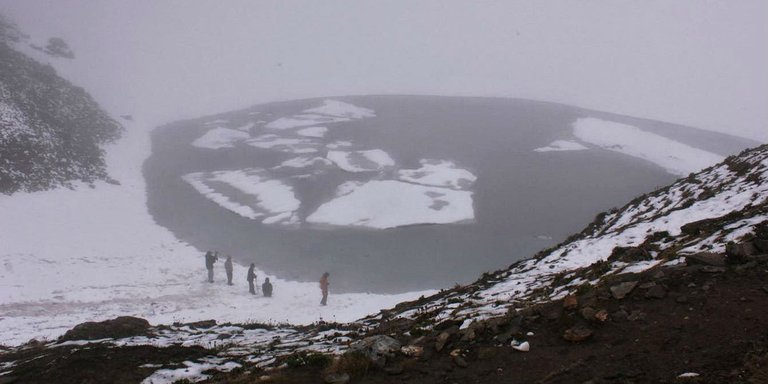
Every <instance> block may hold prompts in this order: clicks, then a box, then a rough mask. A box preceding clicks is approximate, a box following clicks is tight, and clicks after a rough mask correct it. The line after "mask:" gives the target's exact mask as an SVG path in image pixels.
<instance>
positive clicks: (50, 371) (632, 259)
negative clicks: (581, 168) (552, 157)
mask: <svg viewBox="0 0 768 384" xmlns="http://www.w3.org/2000/svg"><path fill="white" fill-rule="evenodd" d="M766 181H768V146H767V145H764V146H761V147H758V148H755V149H751V150H747V151H744V152H743V153H741V154H740V155H738V156H732V157H729V158H728V159H726V160H725V161H724V162H723V163H721V164H718V165H716V166H713V167H711V168H708V169H705V170H703V171H701V172H699V173H697V174H692V175H690V176H688V177H687V178H684V179H680V180H679V181H677V182H676V183H674V184H672V185H670V186H668V187H666V188H663V189H660V190H658V191H655V192H653V193H650V194H648V195H646V196H641V197H638V198H637V199H635V200H633V201H632V202H630V203H629V204H627V205H625V206H623V207H621V208H618V209H614V210H611V211H609V212H606V213H604V214H601V215H598V217H597V218H596V219H595V221H594V222H593V223H591V224H590V225H589V226H587V228H585V229H584V230H583V231H582V232H581V233H579V234H576V235H574V236H572V237H571V238H569V239H568V240H567V241H565V242H564V243H562V244H560V245H558V246H556V247H554V248H552V249H549V250H546V251H543V252H541V253H539V254H538V255H536V256H535V257H533V258H531V259H529V260H525V261H522V262H518V263H515V264H513V265H512V266H510V267H509V268H508V269H504V270H501V271H497V272H494V273H489V274H485V275H483V276H482V277H481V278H480V279H479V280H478V281H476V282H475V283H473V284H470V285H467V286H457V287H456V288H454V289H450V290H446V291H443V292H441V293H439V294H437V295H434V296H432V297H427V298H422V299H420V300H418V301H415V302H408V303H402V304H400V305H398V306H396V307H395V308H392V309H390V310H383V311H381V312H380V313H379V314H376V315H373V316H370V317H367V318H364V319H361V320H359V321H357V322H354V323H350V324H326V323H323V324H316V325H314V326H310V327H290V326H274V325H261V324H239V325H232V324H224V325H217V324H215V322H209V323H197V324H174V325H172V326H155V327H151V326H149V325H148V324H146V323H144V322H141V321H140V320H136V319H122V320H118V321H115V322H114V323H110V324H86V325H82V326H79V327H78V328H76V329H74V330H73V331H72V332H70V333H68V335H65V336H64V337H62V338H61V339H59V340H57V341H55V342H31V343H29V344H27V345H25V346H22V347H19V348H13V349H8V350H7V351H5V352H3V353H2V355H1V356H0V364H2V365H1V366H0V374H1V375H2V376H0V378H2V380H4V381H5V382H46V380H49V379H50V378H52V377H56V378H57V380H59V381H61V382H80V381H82V380H85V379H88V380H92V381H93V382H140V381H142V380H144V381H143V382H146V383H166V382H168V383H171V382H175V381H177V380H189V381H209V382H253V381H257V382H258V381H263V382H322V381H323V380H325V381H326V382H347V381H348V380H349V379H350V378H351V379H352V380H353V381H354V382H370V383H378V382H393V381H395V382H496V381H501V382H546V383H549V382H552V383H559V382H561V383H568V382H593V383H601V382H621V383H630V382H676V381H678V380H691V382H708V383H717V382H745V383H761V382H765V381H764V380H765V379H766V377H768V373H767V372H766V368H765V367H766V366H767V365H766V363H768V354H767V352H766V351H768V334H766V331H765V330H766V329H768V286H766V283H765V282H766V277H768V256H766V253H768V190H767V189H768V183H766ZM342 352H345V353H343V354H342ZM332 355H336V356H337V357H336V358H333V357H331V356H332ZM104 356H107V357H108V358H107V360H108V361H109V365H110V367H111V368H113V369H112V370H110V371H109V372H115V371H119V372H120V374H119V377H118V376H116V375H117V374H113V373H107V372H106V371H104V370H103V369H96V368H94V367H96V366H98V367H102V366H103V365H102V364H104ZM97 362H98V363H97ZM43 367H45V369H41V368H43ZM761 380H763V381H761Z"/></svg>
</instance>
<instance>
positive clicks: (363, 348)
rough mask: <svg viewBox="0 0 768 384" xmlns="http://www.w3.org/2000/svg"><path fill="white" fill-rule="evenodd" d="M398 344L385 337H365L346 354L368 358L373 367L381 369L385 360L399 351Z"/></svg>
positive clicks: (351, 346) (355, 343) (350, 347)
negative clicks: (356, 353)
mask: <svg viewBox="0 0 768 384" xmlns="http://www.w3.org/2000/svg"><path fill="white" fill-rule="evenodd" d="M400 347H401V345H400V342H399V341H397V340H395V339H393V338H391V337H389V336H386V335H376V336H371V337H366V338H365V339H363V340H360V341H356V342H354V343H352V345H350V346H349V351H348V352H347V353H352V352H358V353H362V354H363V355H364V356H366V357H368V358H369V359H370V360H371V362H372V363H373V365H375V366H378V367H383V366H384V365H386V362H387V358H388V357H392V356H394V353H395V351H399V350H400Z"/></svg>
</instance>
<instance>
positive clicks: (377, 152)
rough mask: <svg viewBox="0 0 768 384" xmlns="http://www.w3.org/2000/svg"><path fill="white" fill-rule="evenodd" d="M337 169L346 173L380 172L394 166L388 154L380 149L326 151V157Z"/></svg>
mask: <svg viewBox="0 0 768 384" xmlns="http://www.w3.org/2000/svg"><path fill="white" fill-rule="evenodd" d="M326 157H327V158H328V160H330V161H332V162H333V163H334V164H336V165H337V166H338V167H339V168H341V169H343V170H345V171H347V172H370V171H380V170H382V169H384V168H386V167H392V166H394V165H395V161H394V160H392V158H391V157H390V156H389V154H388V153H386V152H384V151H382V150H381V149H370V150H366V151H328V154H327V155H326Z"/></svg>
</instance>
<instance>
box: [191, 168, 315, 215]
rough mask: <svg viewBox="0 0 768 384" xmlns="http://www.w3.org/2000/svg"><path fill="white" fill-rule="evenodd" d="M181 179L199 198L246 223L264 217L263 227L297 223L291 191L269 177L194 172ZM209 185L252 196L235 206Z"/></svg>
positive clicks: (257, 172)
mask: <svg viewBox="0 0 768 384" xmlns="http://www.w3.org/2000/svg"><path fill="white" fill-rule="evenodd" d="M183 179H184V180H185V181H187V182H188V183H190V184H192V186H193V187H194V188H195V189H196V190H197V191H198V192H200V193H201V194H203V195H205V196H206V197H207V198H209V199H211V200H212V201H213V202H215V203H216V204H219V205H221V206H222V207H224V208H226V209H228V210H230V211H232V212H235V213H237V214H239V215H241V216H243V217H246V218H249V219H256V218H261V217H264V219H263V221H262V222H263V223H264V224H276V223H280V224H284V225H293V224H297V223H298V218H297V217H296V216H295V215H294V213H295V212H296V210H298V209H299V206H300V205H301V202H300V201H299V200H298V199H297V198H296V195H295V194H294V193H293V188H292V187H291V186H289V185H286V184H285V183H284V182H282V181H280V180H275V179H272V178H271V177H270V176H269V173H268V172H267V171H265V170H263V169H259V168H247V169H240V170H232V171H216V172H210V173H206V172H195V173H190V174H187V175H184V176H183ZM211 182H220V183H225V184H227V185H229V186H231V187H234V188H235V189H237V190H238V191H240V192H242V193H244V194H246V195H248V196H252V197H253V198H254V199H253V200H252V201H250V202H242V203H237V202H235V201H233V200H232V199H230V198H229V197H228V196H226V192H221V191H219V190H217V189H216V185H215V184H211Z"/></svg>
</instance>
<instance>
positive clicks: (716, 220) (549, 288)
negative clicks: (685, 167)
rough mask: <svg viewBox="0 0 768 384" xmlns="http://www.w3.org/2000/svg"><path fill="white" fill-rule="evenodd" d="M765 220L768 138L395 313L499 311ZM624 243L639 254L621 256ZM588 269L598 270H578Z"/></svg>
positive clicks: (737, 235) (743, 234) (722, 242)
mask: <svg viewBox="0 0 768 384" xmlns="http://www.w3.org/2000/svg"><path fill="white" fill-rule="evenodd" d="M766 222H768V145H763V146H760V147H757V148H755V149H751V150H746V151H744V152H742V153H741V154H740V155H738V156H731V157H729V158H727V159H725V161H723V162H721V163H719V164H717V165H715V166H713V167H710V168H707V169H705V170H703V171H701V172H699V173H696V174H692V175H691V176H689V177H687V178H684V179H680V180H679V181H677V182H676V183H674V184H672V185H671V186H669V187H666V188H663V189H660V190H657V191H655V192H652V193H649V194H647V195H644V196H640V197H638V198H636V199H635V200H633V201H632V202H630V203H629V204H627V205H625V206H623V207H622V208H620V209H613V210H611V211H609V212H607V213H603V214H600V215H598V216H597V218H596V219H595V221H594V222H593V223H592V224H590V225H589V226H588V227H587V228H586V229H584V230H583V231H582V232H581V233H579V234H577V235H574V236H571V237H570V238H569V239H568V240H566V241H565V242H563V243H562V244H560V245H558V246H556V247H553V248H551V249H549V250H545V251H542V252H541V253H539V254H538V255H536V257H534V258H531V259H528V260H525V261H521V262H518V263H515V264H513V265H512V266H511V267H510V268H509V269H505V270H501V271H498V272H495V273H493V274H486V275H484V276H483V277H482V278H481V279H480V280H478V281H477V282H476V283H473V284H470V285H469V286H466V287H462V288H461V289H457V290H450V291H446V292H443V293H441V294H439V295H437V296H435V297H434V298H432V299H431V300H429V301H427V303H426V304H423V303H422V304H421V305H418V306H415V305H411V306H408V305H403V306H399V308H404V309H401V310H399V311H396V312H395V314H394V315H395V316H396V317H403V318H415V317H417V315H418V316H419V317H420V318H424V315H425V314H429V316H428V317H429V318H431V319H432V320H433V323H437V322H439V321H440V320H444V319H447V318H453V319H457V320H462V319H463V320H465V321H467V323H469V322H471V321H472V319H483V318H488V317H493V316H498V315H503V314H504V313H507V311H508V310H509V309H510V308H514V307H521V306H525V305H527V303H530V302H531V301H540V300H548V299H553V298H560V297H563V296H565V295H566V294H568V293H569V292H573V291H575V290H576V289H577V288H578V287H579V286H582V285H583V284H591V285H594V284H596V283H597V282H598V281H599V280H600V279H602V278H604V277H605V276H608V275H613V274H619V273H625V272H635V273H636V272H640V271H643V270H646V269H648V268H651V267H654V266H657V265H661V264H667V265H672V264H677V263H685V258H684V257H685V256H686V255H691V254H696V253H700V252H717V253H724V252H725V251H726V244H727V243H728V242H731V241H734V242H738V241H742V240H744V239H745V238H748V236H750V235H751V234H752V233H753V232H754V230H755V227H756V226H757V225H760V224H764V223H766ZM626 249H637V250H639V252H640V254H642V255H646V256H644V257H642V258H639V259H636V260H632V259H627V258H623V257H621V255H622V254H624V253H626V252H625V250H626ZM590 269H595V270H599V271H600V272H599V273H596V274H594V273H593V274H589V273H585V272H588V271H589V270H590ZM585 276H591V277H590V278H587V277H585ZM379 319H380V317H379V316H376V317H372V318H369V319H367V321H372V322H377V321H378V320H379Z"/></svg>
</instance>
